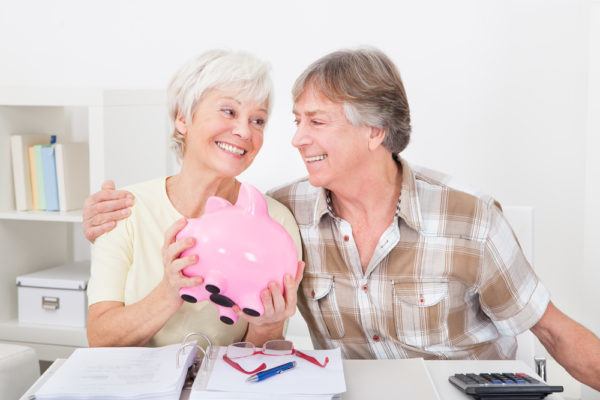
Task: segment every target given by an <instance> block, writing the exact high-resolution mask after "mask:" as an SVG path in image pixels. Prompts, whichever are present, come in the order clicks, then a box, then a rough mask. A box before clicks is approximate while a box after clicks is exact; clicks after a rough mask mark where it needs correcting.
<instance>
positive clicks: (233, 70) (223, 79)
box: [167, 50, 273, 159]
mask: <svg viewBox="0 0 600 400" xmlns="http://www.w3.org/2000/svg"><path fill="white" fill-rule="evenodd" d="M269 70H270V68H269V65H268V64H267V63H266V62H264V61H261V60H259V59H258V58H256V57H254V56H253V55H251V54H248V53H244V52H233V51H227V50H209V51H207V52H205V53H202V54H201V55H199V56H198V57H196V58H194V59H192V60H190V61H188V62H187V63H186V64H185V65H183V66H182V67H181V68H180V69H179V71H177V73H176V74H175V76H174V77H173V78H172V79H171V82H170V84H169V87H168V89H167V103H168V106H169V121H170V124H171V139H172V142H173V143H172V144H173V149H174V150H175V152H176V153H177V156H178V158H179V159H181V158H182V157H183V153H184V152H185V136H184V135H183V134H181V132H179V131H178V130H177V128H176V127H175V121H176V119H177V115H178V113H181V114H182V115H183V116H184V118H185V121H186V123H188V124H190V123H191V122H192V118H193V116H194V111H195V110H196V106H197V105H198V102H200V100H202V97H203V96H204V95H205V94H206V93H207V92H209V91H210V90H212V89H219V90H231V91H234V92H236V93H237V94H238V95H239V97H240V98H241V99H243V100H250V101H256V102H258V103H264V102H266V103H267V110H268V111H270V110H271V97H272V91H273V83H272V81H271V77H270V75H269Z"/></svg>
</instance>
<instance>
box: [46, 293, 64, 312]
mask: <svg viewBox="0 0 600 400" xmlns="http://www.w3.org/2000/svg"><path fill="white" fill-rule="evenodd" d="M42 308H43V309H44V310H52V311H54V310H58V309H59V308H60V298H58V297H50V296H42Z"/></svg>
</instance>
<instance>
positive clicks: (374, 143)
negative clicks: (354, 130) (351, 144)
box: [369, 126, 385, 150]
mask: <svg viewBox="0 0 600 400" xmlns="http://www.w3.org/2000/svg"><path fill="white" fill-rule="evenodd" d="M369 129H370V130H371V132H370V134H369V150H375V149H376V148H377V147H379V146H380V145H381V143H383V139H385V129H383V128H376V127H373V126H371V127H369Z"/></svg>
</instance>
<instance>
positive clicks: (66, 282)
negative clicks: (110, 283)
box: [17, 261, 90, 327]
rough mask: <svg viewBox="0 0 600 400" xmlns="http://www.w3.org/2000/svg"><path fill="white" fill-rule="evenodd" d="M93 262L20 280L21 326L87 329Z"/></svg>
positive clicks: (60, 268) (45, 271)
mask: <svg viewBox="0 0 600 400" xmlns="http://www.w3.org/2000/svg"><path fill="white" fill-rule="evenodd" d="M89 279H90V262H89V261H81V262H77V263H73V264H67V265H61V266H60V267H55V268H49V269H45V270H42V271H38V272H34V273H31V274H27V275H21V276H18V277H17V287H18V289H17V291H18V295H19V323H27V324H30V323H33V324H47V325H61V326H73V327H85V320H86V318H87V296H86V292H85V290H86V288H87V283H88V280H89Z"/></svg>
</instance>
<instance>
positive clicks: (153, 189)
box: [121, 176, 166, 200]
mask: <svg viewBox="0 0 600 400" xmlns="http://www.w3.org/2000/svg"><path fill="white" fill-rule="evenodd" d="M165 179H166V178H165V177H164V176H162V177H160V178H155V179H151V180H148V181H144V182H138V183H135V184H133V185H127V186H125V187H123V188H122V189H121V190H126V191H128V192H131V193H133V195H134V196H135V197H136V200H137V199H138V198H140V199H146V198H147V199H155V198H157V197H159V196H161V195H162V194H163V193H164V191H165Z"/></svg>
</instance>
